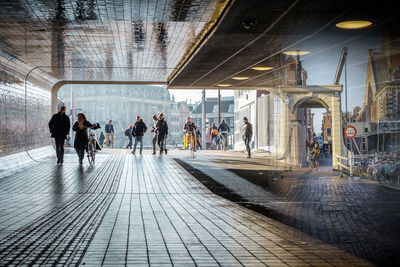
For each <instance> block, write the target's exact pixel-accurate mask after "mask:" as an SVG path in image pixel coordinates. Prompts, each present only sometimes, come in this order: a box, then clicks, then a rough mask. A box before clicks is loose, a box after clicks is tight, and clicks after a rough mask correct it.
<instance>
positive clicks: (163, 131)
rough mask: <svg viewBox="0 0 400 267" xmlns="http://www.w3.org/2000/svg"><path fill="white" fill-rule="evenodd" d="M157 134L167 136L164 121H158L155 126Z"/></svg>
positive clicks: (166, 127) (166, 126) (166, 125)
mask: <svg viewBox="0 0 400 267" xmlns="http://www.w3.org/2000/svg"><path fill="white" fill-rule="evenodd" d="M156 128H157V132H158V134H160V135H163V134H165V135H168V124H167V122H166V121H165V119H162V120H158V121H157V124H156Z"/></svg>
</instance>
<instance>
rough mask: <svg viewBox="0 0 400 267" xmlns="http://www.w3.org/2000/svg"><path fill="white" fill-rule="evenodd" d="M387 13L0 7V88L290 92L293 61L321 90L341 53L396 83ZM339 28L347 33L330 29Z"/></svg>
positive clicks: (325, 5) (143, 5) (211, 6)
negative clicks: (378, 58)
mask: <svg viewBox="0 0 400 267" xmlns="http://www.w3.org/2000/svg"><path fill="white" fill-rule="evenodd" d="M392 4H393V1H387V0H382V1H348V0H346V1H344V0H324V1H320V0H309V1H300V0H257V1H256V0H235V1H233V0H151V1H150V0H18V1H16V0H1V1H0V62H1V66H0V80H2V81H4V80H6V81H12V80H13V79H14V80H24V79H25V77H26V75H27V74H29V75H30V76H29V80H30V81H34V79H39V80H40V79H43V77H47V79H48V80H49V84H54V83H55V82H57V81H111V82H112V81H119V82H124V81H125V82H153V83H164V84H167V87H168V88H170V89H187V88H192V89H207V88H221V89H222V88H223V89H239V88H242V89H246V88H248V89H268V88H270V87H276V86H279V85H286V84H290V82H291V81H292V80H293V77H290V76H291V75H292V74H290V71H292V70H291V69H292V68H293V67H294V68H295V67H296V64H294V63H295V61H296V59H298V58H297V55H300V59H301V61H302V63H303V67H304V66H306V67H305V69H304V71H303V70H302V73H303V74H302V75H304V79H303V81H304V82H306V80H307V78H308V80H310V79H311V80H312V81H318V82H319V81H326V80H327V79H318V77H319V76H324V75H325V76H329V77H330V76H332V78H329V79H330V80H329V81H328V82H327V83H326V84H331V83H332V81H333V77H334V74H335V70H336V66H337V62H338V60H339V56H340V53H341V50H342V48H343V47H344V46H347V47H348V51H349V53H348V64H349V65H348V67H349V68H355V69H357V68H358V69H360V71H362V72H363V73H365V72H366V71H365V68H366V67H365V66H366V62H367V60H368V50H372V51H373V52H374V53H382V55H384V57H385V60H386V61H387V64H386V66H387V70H385V73H386V74H387V76H390V77H397V76H398V73H400V70H398V68H399V66H400V42H399V37H400V33H399V32H400V30H399V29H400V28H399V27H398V25H400V20H399V16H400V13H399V12H398V10H397V9H396V8H393V5H392ZM346 21H347V22H348V21H352V23H350V24H351V27H347V28H346V27H344V28H340V27H338V25H346V23H345V22H346ZM354 21H356V22H357V23H356V24H357V25H355V24H354ZM361 22H368V23H364V24H363V25H361V26H360V23H361ZM343 23H344V24H343ZM347 25H349V24H347ZM363 64H364V65H363ZM15 73H19V74H18V75H17V76H16V75H15ZM364 81H365V78H364ZM360 84H361V83H360Z"/></svg>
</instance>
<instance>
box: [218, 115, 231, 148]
mask: <svg viewBox="0 0 400 267" xmlns="http://www.w3.org/2000/svg"><path fill="white" fill-rule="evenodd" d="M230 131H231V129H230V128H229V125H228V124H227V123H226V121H225V119H222V122H221V124H220V125H219V127H218V132H220V133H221V135H222V136H223V137H224V142H225V150H226V149H227V148H228V133H229V132H230Z"/></svg>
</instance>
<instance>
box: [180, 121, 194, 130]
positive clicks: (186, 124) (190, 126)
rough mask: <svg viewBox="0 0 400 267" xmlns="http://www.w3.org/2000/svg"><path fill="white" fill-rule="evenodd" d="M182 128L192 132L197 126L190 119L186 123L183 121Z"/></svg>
mask: <svg viewBox="0 0 400 267" xmlns="http://www.w3.org/2000/svg"><path fill="white" fill-rule="evenodd" d="M183 129H184V130H185V131H188V132H194V131H195V130H197V127H196V125H195V124H194V123H193V121H191V122H190V123H189V122H186V123H185V126H184V127H183Z"/></svg>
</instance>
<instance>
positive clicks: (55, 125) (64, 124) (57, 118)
mask: <svg viewBox="0 0 400 267" xmlns="http://www.w3.org/2000/svg"><path fill="white" fill-rule="evenodd" d="M70 128H71V122H70V121H69V118H68V116H67V115H65V113H64V114H62V115H61V113H60V112H58V113H56V114H54V115H53V117H51V120H50V121H49V129H50V133H51V137H62V136H64V137H66V136H67V135H68V133H69V129H70Z"/></svg>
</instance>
